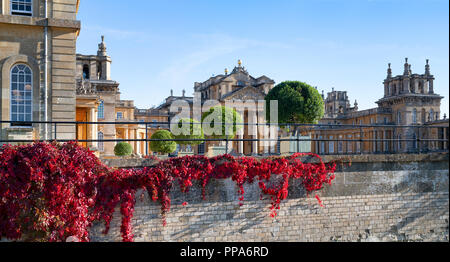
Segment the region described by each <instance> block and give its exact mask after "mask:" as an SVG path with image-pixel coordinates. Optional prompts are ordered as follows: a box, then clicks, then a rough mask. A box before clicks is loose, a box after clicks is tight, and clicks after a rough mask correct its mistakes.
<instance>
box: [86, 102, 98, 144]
mask: <svg viewBox="0 0 450 262" xmlns="http://www.w3.org/2000/svg"><path fill="white" fill-rule="evenodd" d="M89 121H90V122H97V110H96V109H95V108H94V107H92V108H90V109H89ZM88 126H89V130H90V133H91V135H90V139H92V140H97V139H98V126H97V125H96V124H95V125H94V124H93V125H88ZM88 147H89V148H91V149H94V150H98V142H90V143H89V144H88Z"/></svg>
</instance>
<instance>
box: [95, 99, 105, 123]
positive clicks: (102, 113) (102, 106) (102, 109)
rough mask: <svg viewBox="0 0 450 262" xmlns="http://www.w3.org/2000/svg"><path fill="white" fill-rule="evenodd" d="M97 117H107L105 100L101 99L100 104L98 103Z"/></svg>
mask: <svg viewBox="0 0 450 262" xmlns="http://www.w3.org/2000/svg"><path fill="white" fill-rule="evenodd" d="M97 111H98V112H97V118H99V119H104V118H105V104H104V102H103V100H100V105H98V109H97Z"/></svg>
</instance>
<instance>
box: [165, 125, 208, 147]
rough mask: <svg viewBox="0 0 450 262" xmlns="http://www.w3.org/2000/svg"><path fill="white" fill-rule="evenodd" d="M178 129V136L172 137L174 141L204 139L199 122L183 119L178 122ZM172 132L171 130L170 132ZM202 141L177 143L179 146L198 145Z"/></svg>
mask: <svg viewBox="0 0 450 262" xmlns="http://www.w3.org/2000/svg"><path fill="white" fill-rule="evenodd" d="M178 129H179V132H180V134H179V135H174V137H175V139H204V138H205V136H204V135H203V129H202V125H201V124H200V122H198V121H196V120H194V119H191V118H183V119H180V121H179V122H178ZM172 131H173V130H172ZM203 142H204V141H189V140H186V141H177V143H178V144H180V145H199V144H201V143H203Z"/></svg>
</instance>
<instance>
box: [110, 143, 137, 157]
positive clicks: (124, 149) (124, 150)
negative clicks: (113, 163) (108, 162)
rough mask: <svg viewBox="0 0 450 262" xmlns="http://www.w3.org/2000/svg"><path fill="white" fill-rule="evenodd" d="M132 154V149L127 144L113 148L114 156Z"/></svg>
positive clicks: (120, 144) (119, 144)
mask: <svg viewBox="0 0 450 262" xmlns="http://www.w3.org/2000/svg"><path fill="white" fill-rule="evenodd" d="M132 153H133V148H132V147H131V145H130V144H128V143H125V142H120V143H117V145H116V146H115V147H114V154H115V155H116V156H131V154H132Z"/></svg>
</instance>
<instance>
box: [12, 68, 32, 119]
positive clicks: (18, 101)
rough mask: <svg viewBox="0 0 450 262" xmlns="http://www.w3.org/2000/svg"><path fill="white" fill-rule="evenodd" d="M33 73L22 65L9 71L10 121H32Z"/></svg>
mask: <svg viewBox="0 0 450 262" xmlns="http://www.w3.org/2000/svg"><path fill="white" fill-rule="evenodd" d="M32 79H33V73H32V72H31V69H30V68H29V67H28V66H26V65H23V64H19V65H16V66H14V67H13V68H12V70H11V121H20V122H24V121H32V120H33V112H32V107H33V83H32ZM21 125H22V124H21Z"/></svg>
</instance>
